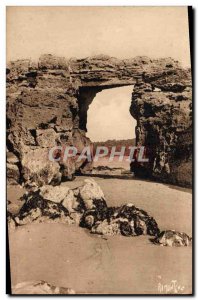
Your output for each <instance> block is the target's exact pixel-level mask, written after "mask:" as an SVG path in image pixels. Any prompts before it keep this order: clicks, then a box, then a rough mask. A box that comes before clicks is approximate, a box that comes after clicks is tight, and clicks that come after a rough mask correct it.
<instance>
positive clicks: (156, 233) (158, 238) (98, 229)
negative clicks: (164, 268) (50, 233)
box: [7, 179, 192, 247]
mask: <svg viewBox="0 0 198 300" xmlns="http://www.w3.org/2000/svg"><path fill="white" fill-rule="evenodd" d="M21 200H23V201H24V204H23V205H22V207H21V208H20V210H19V211H18V212H17V213H16V214H13V213H11V212H10V211H9V205H8V215H7V218H8V225H9V230H15V228H16V227H18V226H22V225H26V224H29V223H43V222H44V223H56V222H58V223H64V224H69V225H71V224H76V225H79V226H81V227H83V228H87V229H89V230H90V232H91V233H92V234H100V235H106V236H113V235H123V236H125V237H134V236H140V235H148V236H152V237H153V238H152V239H150V241H151V242H152V243H154V244H160V245H162V246H171V247H173V246H189V245H190V244H191V240H192V239H191V238H190V237H189V236H188V235H187V234H186V233H183V232H177V231H174V230H166V231H162V232H160V229H159V227H158V224H157V222H156V220H155V219H154V218H153V217H152V216H150V215H149V214H148V213H147V212H146V211H145V210H143V209H140V208H138V207H136V206H135V205H134V204H132V203H127V204H125V205H121V206H119V207H109V206H108V205H107V201H106V199H105V195H104V193H103V191H102V190H101V188H100V186H99V185H98V184H97V183H96V182H95V181H94V180H93V179H86V180H85V182H84V184H83V185H82V186H78V187H76V188H74V189H69V188H68V187H67V186H63V185H60V186H55V187H54V186H51V185H48V186H43V187H41V188H40V189H38V190H37V191H32V192H26V194H24V195H23V197H22V199H21Z"/></svg>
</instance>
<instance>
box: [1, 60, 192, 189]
mask: <svg viewBox="0 0 198 300" xmlns="http://www.w3.org/2000/svg"><path fill="white" fill-rule="evenodd" d="M6 73H7V148H8V152H9V153H12V154H11V155H15V156H16V157H17V163H11V164H10V163H9V162H8V181H9V182H11V183H14V182H20V183H21V182H24V183H25V184H26V185H27V186H34V185H36V186H42V185H45V184H52V185H56V184H59V183H60V182H61V181H62V180H65V179H72V178H73V175H74V174H75V172H83V170H87V169H90V168H91V165H90V164H87V161H86V159H84V160H81V161H80V162H77V160H72V159H68V160H67V161H65V162H63V161H62V160H60V161H57V162H51V161H49V158H48V153H49V150H50V149H51V148H52V147H53V146H55V145H58V146H67V145H69V146H71V145H73V146H75V147H77V149H78V153H77V155H79V153H80V151H81V150H82V148H83V147H84V146H87V145H89V144H90V142H91V141H90V140H89V138H88V137H86V123H87V110H88V108H89V105H90V104H91V102H92V101H93V99H94V97H95V95H96V94H97V93H98V92H99V91H101V90H103V89H109V88H113V87H118V86H124V85H134V86H135V87H134V92H133V95H132V104H131V114H132V115H133V117H134V118H135V119H136V120H137V129H136V139H137V145H145V146H146V147H147V154H149V163H148V164H147V165H145V164H139V163H138V164H137V163H134V164H133V165H132V169H133V170H134V172H135V174H136V175H137V176H145V175H146V176H147V177H150V178H156V179H157V180H163V181H165V182H170V183H176V184H180V185H190V184H191V153H192V149H191V145H192V137H191V129H192V119H191V118H192V102H191V96H192V95H191V76H190V71H189V70H184V69H182V68H181V66H180V64H179V63H178V62H177V61H174V60H173V59H170V58H168V59H160V60H151V59H149V58H147V57H136V58H134V59H128V60H127V59H125V60H119V59H116V58H112V57H109V56H103V55H100V56H94V57H89V58H84V59H70V60H66V59H65V58H62V57H54V56H52V55H43V56H41V57H40V59H39V61H38V62H37V63H33V62H32V61H30V60H19V61H15V62H11V63H9V64H8V66H7V70H6ZM129 130H130V129H129ZM59 156H60V153H57V158H58V157H59Z"/></svg>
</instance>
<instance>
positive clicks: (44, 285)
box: [12, 280, 75, 295]
mask: <svg viewBox="0 0 198 300" xmlns="http://www.w3.org/2000/svg"><path fill="white" fill-rule="evenodd" d="M12 294H13V295H17V294H19V295H45V294H48V295H57V294H61V295H67V294H75V291H74V290H73V289H71V288H66V287H58V286H55V285H52V284H50V283H48V282H46V281H44V280H40V281H36V280H35V281H24V282H20V283H17V284H16V285H14V286H13V287H12Z"/></svg>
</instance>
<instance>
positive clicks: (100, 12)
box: [6, 6, 190, 141]
mask: <svg viewBox="0 0 198 300" xmlns="http://www.w3.org/2000/svg"><path fill="white" fill-rule="evenodd" d="M6 27H7V28H6V31H7V43H6V44H7V61H10V60H16V59H24V58H31V59H32V60H38V58H39V56H40V55H41V54H45V53H47V54H49V53H50V54H54V55H58V56H64V57H66V58H71V57H76V58H83V57H87V56H91V55H97V54H106V55H110V56H114V57H117V58H121V59H122V58H133V57H135V56H141V55H143V56H149V57H150V58H160V57H173V58H174V59H176V60H179V61H180V62H181V63H182V65H183V66H184V67H189V66H190V51H189V34H188V15H187V7H67V6H64V7H56V6H55V7H48V6H43V7H39V6H37V7H36V6H32V7H25V6H24V7H20V6H18V7H7V26H6ZM131 92H132V87H125V88H115V89H111V90H103V91H102V92H101V93H98V94H97V96H96V97H95V98H94V101H93V102H92V104H91V105H90V109H89V111H88V136H89V137H90V138H91V139H92V140H95V141H104V140H106V139H112V138H117V139H120V138H127V139H128V138H133V137H134V126H135V120H133V119H132V117H131V116H130V114H129V106H130V101H131ZM131 125H132V126H131Z"/></svg>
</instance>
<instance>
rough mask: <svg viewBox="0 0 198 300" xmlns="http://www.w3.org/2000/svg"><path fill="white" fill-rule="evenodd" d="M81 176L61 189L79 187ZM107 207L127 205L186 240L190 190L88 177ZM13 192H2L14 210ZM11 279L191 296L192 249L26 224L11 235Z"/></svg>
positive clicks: (97, 289) (58, 226)
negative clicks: (6, 195)
mask: <svg viewBox="0 0 198 300" xmlns="http://www.w3.org/2000/svg"><path fill="white" fill-rule="evenodd" d="M84 178H85V177H78V178H76V180H75V181H73V182H65V183H63V185H67V186H70V187H75V186H79V184H81V183H83V179H84ZM94 179H95V180H96V181H97V182H98V183H99V184H100V186H101V188H102V189H103V191H104V193H105V195H106V198H107V203H108V205H109V206H110V205H121V204H124V203H129V202H132V203H134V204H135V205H136V206H138V207H141V208H143V209H145V210H146V211H147V212H148V213H150V214H151V215H152V216H153V217H154V218H155V219H156V220H157V222H158V225H159V227H160V229H175V230H179V231H184V232H186V233H187V234H189V235H192V216H191V213H192V211H191V210H192V195H191V190H190V189H185V188H178V187H174V186H169V185H164V184H160V183H154V182H150V181H142V180H135V179H131V180H126V179H103V178H94ZM21 193H22V191H21V190H19V191H18V192H17V191H16V188H15V193H14V192H13V188H11V189H9V190H8V199H9V200H10V201H11V202H12V203H13V206H17V203H19V202H17V201H18V200H16V199H17V198H19V196H18V195H19V194H21ZM9 240H10V258H11V279H12V283H13V284H16V283H18V282H21V281H27V280H46V281H49V282H50V283H51V284H55V285H58V286H64V287H71V288H73V289H74V290H76V292H77V293H97V294H137V293H141V294H152V293H153V294H156V293H160V291H161V290H162V288H164V291H165V290H166V286H167V287H169V288H170V291H169V293H177V292H178V293H185V294H188V293H191V289H192V287H191V282H192V278H191V275H192V247H182V248H169V247H160V246H156V245H153V244H151V243H150V242H149V239H148V237H147V236H141V237H130V238H129V237H128V238H127V237H122V236H114V237H105V238H104V237H101V236H97V235H91V234H90V233H89V231H87V230H85V229H82V228H79V227H77V226H66V225H63V224H32V225H28V226H23V227H20V228H18V229H16V230H15V231H14V232H11V233H10V235H9Z"/></svg>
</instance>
